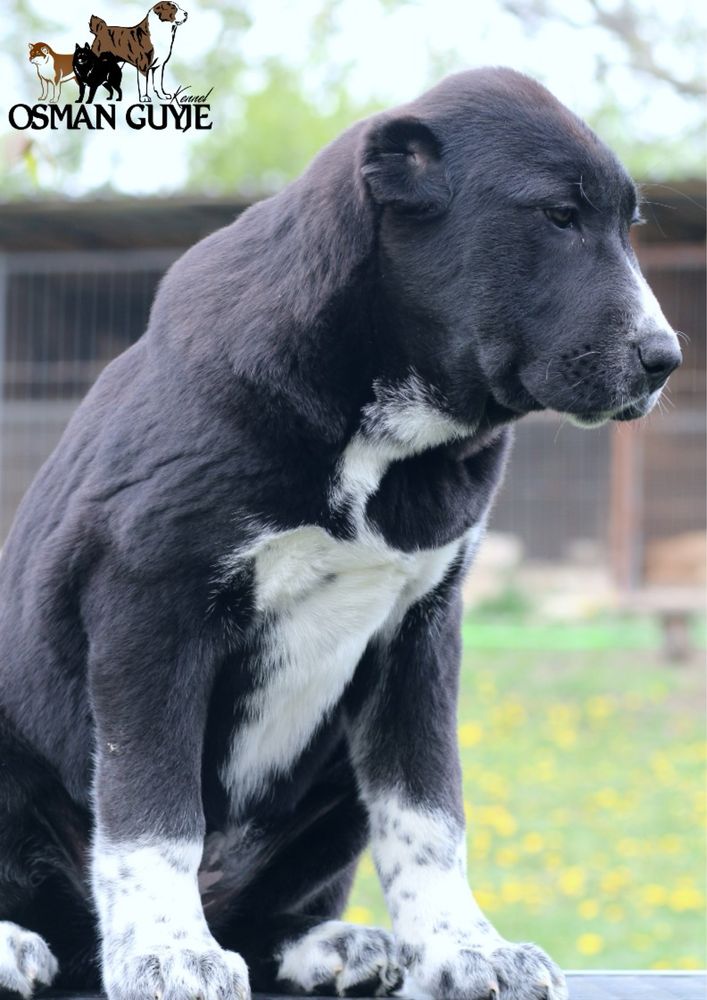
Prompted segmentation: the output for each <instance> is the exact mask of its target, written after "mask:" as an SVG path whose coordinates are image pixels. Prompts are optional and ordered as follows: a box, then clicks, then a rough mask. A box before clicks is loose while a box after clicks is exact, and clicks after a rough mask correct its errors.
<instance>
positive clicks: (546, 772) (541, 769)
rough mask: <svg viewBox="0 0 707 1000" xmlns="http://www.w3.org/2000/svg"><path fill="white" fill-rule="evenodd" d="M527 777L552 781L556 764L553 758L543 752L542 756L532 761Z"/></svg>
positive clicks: (533, 779)
mask: <svg viewBox="0 0 707 1000" xmlns="http://www.w3.org/2000/svg"><path fill="white" fill-rule="evenodd" d="M528 777H529V779H530V780H531V781H542V782H546V781H554V780H555V778H556V777H557V764H556V762H555V758H554V757H551V756H550V754H543V756H542V757H538V759H537V760H536V761H535V762H534V763H533V766H532V767H531V768H530V773H529V774H528Z"/></svg>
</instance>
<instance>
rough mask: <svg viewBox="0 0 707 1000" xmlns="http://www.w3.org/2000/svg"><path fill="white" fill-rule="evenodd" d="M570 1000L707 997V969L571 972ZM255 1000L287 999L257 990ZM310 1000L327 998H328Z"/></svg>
mask: <svg viewBox="0 0 707 1000" xmlns="http://www.w3.org/2000/svg"><path fill="white" fill-rule="evenodd" d="M567 981H568V984H569V990H570V1000H705V998H706V997H707V973H706V972H568V973H567ZM43 997H46V998H52V1000H105V998H103V997H100V996H98V995H96V994H91V993H60V992H58V991H56V990H50V991H49V992H48V993H46V994H43ZM253 1000H284V998H282V997H279V996H275V995H274V994H272V993H268V994H264V993H256V994H254V996H253ZM310 1000H326V998H325V997H317V998H310Z"/></svg>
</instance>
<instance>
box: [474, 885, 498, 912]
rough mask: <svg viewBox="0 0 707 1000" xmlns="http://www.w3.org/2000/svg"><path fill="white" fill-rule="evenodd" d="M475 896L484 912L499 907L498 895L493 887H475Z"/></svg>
mask: <svg viewBox="0 0 707 1000" xmlns="http://www.w3.org/2000/svg"><path fill="white" fill-rule="evenodd" d="M474 896H475V898H476V902H477V903H478V904H479V906H480V907H481V909H482V910H483V911H484V913H487V912H488V913H492V912H493V911H494V910H497V909H498V896H497V895H496V893H495V892H493V891H492V890H491V889H475V890H474Z"/></svg>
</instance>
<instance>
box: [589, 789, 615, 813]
mask: <svg viewBox="0 0 707 1000" xmlns="http://www.w3.org/2000/svg"><path fill="white" fill-rule="evenodd" d="M592 798H593V799H594V802H596V804H597V805H598V806H600V807H601V808H602V809H615V808H616V807H617V805H618V804H619V802H620V801H621V796H620V795H619V793H618V792H617V791H616V789H615V788H600V789H599V791H597V792H595V793H594V795H593V796H592Z"/></svg>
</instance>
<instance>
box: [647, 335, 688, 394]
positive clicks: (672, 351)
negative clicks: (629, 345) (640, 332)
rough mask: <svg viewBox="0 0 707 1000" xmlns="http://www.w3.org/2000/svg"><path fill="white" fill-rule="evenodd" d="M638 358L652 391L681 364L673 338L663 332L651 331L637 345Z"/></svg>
mask: <svg viewBox="0 0 707 1000" xmlns="http://www.w3.org/2000/svg"><path fill="white" fill-rule="evenodd" d="M638 356H639V358H640V359H641V364H642V365H643V369H644V371H645V373H646V375H647V376H648V380H649V382H650V383H651V387H652V388H653V389H657V388H658V387H659V386H661V385H662V384H663V383H664V382H665V380H666V379H667V377H668V375H670V373H671V372H674V371H675V369H676V368H677V367H678V365H680V364H682V352H681V351H680V348H679V347H678V345H677V343H676V341H675V337H674V336H669V335H668V334H666V333H665V331H663V330H652V331H651V332H650V333H648V334H645V335H644V336H643V337H642V339H641V340H640V341H639V344H638Z"/></svg>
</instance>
